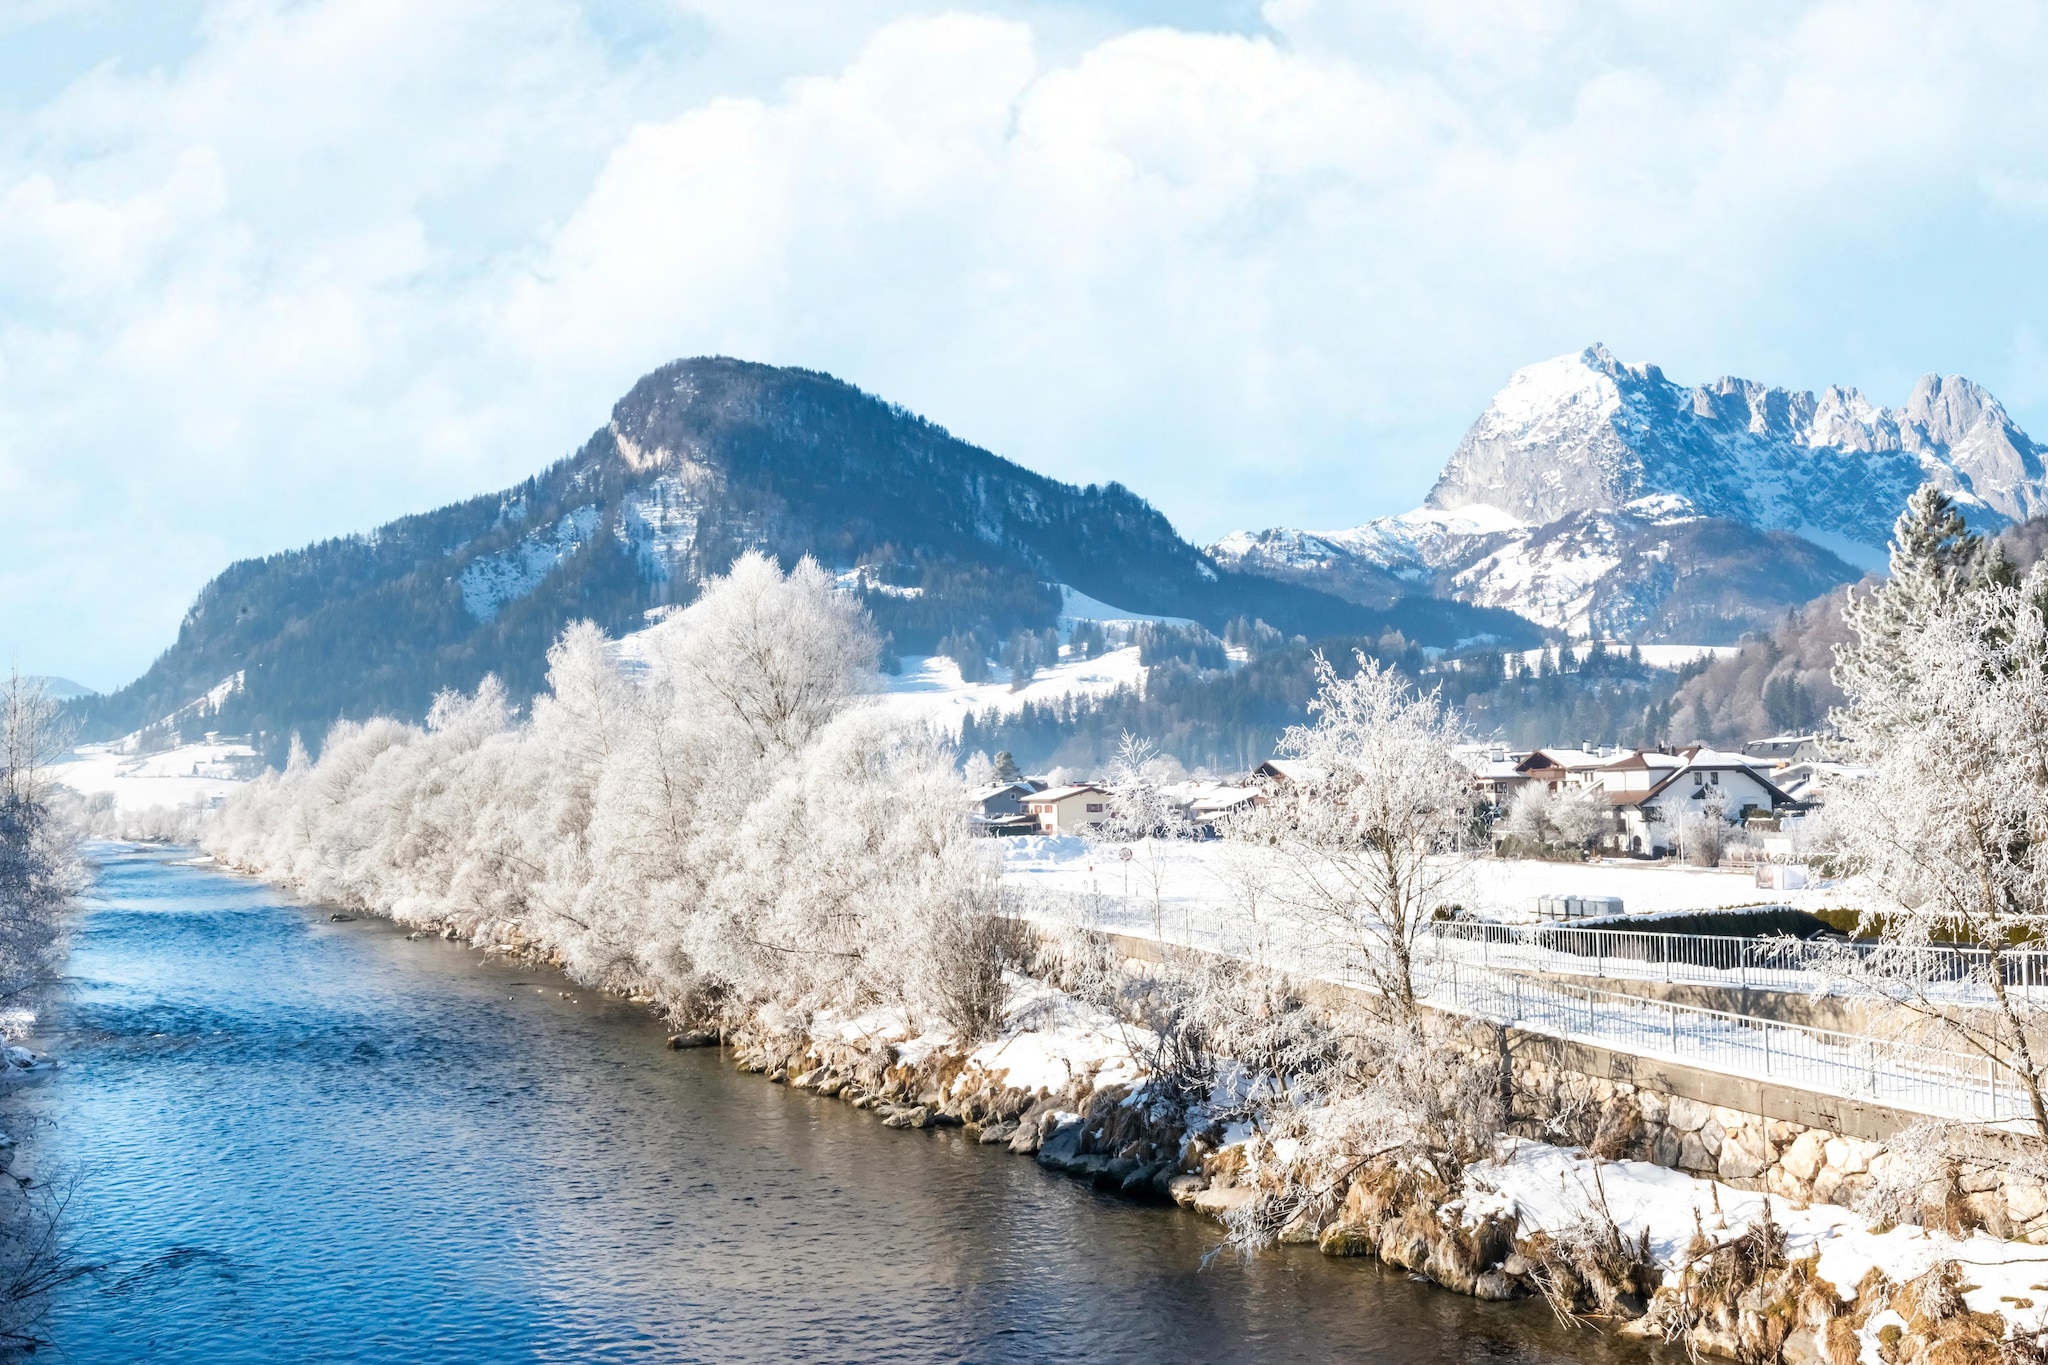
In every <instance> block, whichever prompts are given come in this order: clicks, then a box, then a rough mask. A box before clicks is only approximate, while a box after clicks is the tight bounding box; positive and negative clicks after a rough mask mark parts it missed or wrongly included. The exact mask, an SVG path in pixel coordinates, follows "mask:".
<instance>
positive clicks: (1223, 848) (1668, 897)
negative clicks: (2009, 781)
mask: <svg viewBox="0 0 2048 1365" xmlns="http://www.w3.org/2000/svg"><path fill="white" fill-rule="evenodd" d="M1125 848H1129V849H1130V850H1131V857H1130V858H1129V859H1128V860H1125V859H1124V858H1123V857H1122V854H1123V851H1124V849H1125ZM1259 856H1260V855H1259V854H1258V853H1257V851H1256V850H1253V849H1250V848H1247V847H1246V846H1245V845H1242V844H1234V843H1230V842H1227V841H1224V840H1205V841H1199V842H1186V841H1165V842H1162V841H1158V840H1149V839H1148V840H1144V841H1142V842H1140V843H1138V844H1132V845H1123V844H1107V843H1096V842H1094V841H1092V840H1088V839H1079V838H1074V837H1072V836H1062V837H1058V838H1046V837H1032V838H1023V839H1006V840H1004V841H1003V875H1004V877H1005V879H1007V880H1008V881H1010V883H1011V884H1012V885H1014V886H1017V887H1020V888H1028V889H1033V890H1040V891H1049V892H1056V893H1060V894H1064V895H1069V896H1072V895H1081V896H1089V897H1101V898H1103V899H1104V900H1106V901H1109V902H1119V901H1123V902H1128V903H1129V906H1130V911H1129V917H1131V918H1133V919H1136V920H1143V921H1145V922H1147V923H1149V922H1150V920H1151V918H1152V917H1153V914H1154V910H1155V908H1156V909H1158V911H1159V912H1160V913H1159V918H1160V919H1161V920H1162V921H1163V922H1164V924H1166V925H1167V926H1177V925H1181V924H1184V923H1188V922H1193V923H1195V924H1197V925H1200V924H1206V923H1212V922H1214V921H1217V920H1219V919H1227V918H1230V917H1231V916H1232V915H1233V914H1234V912H1235V911H1236V909H1237V907H1238V905H1239V903H1240V901H1241V899H1242V897H1241V895H1240V894H1239V893H1238V892H1237V891H1236V890H1234V888H1235V887H1237V886H1241V885H1242V884H1243V882H1244V878H1243V876H1242V875H1234V872H1235V869H1236V868H1238V867H1241V866H1242V865H1243V863H1244V861H1245V860H1247V859H1256V858H1257V857H1259ZM1155 874H1156V885H1155ZM1451 895H1452V899H1454V900H1457V901H1459V902H1460V903H1462V904H1463V905H1464V906H1465V907H1466V908H1467V909H1468V910H1470V911H1473V912H1474V913H1476V914H1479V915H1481V916H1484V917H1487V918H1494V919H1502V920H1530V919H1534V918H1535V917H1536V901H1537V898H1538V897H1542V896H1616V897H1619V898H1620V899H1621V903H1622V909H1623V910H1624V911H1625V912H1626V913H1628V914H1631V915H1640V914H1650V913H1654V912H1657V911H1666V910H1712V909H1722V908H1725V907H1729V906H1738V905H1790V906H1792V907H1794V908H1795V909H1804V910H1813V909H1822V908H1829V907H1834V906H1840V905H1853V904H1854V900H1853V893H1852V892H1848V891H1844V890H1843V889H1842V888H1839V887H1833V886H1826V887H1811V888H1807V889H1804V890H1799V891H1770V890H1764V889H1761V888H1759V887H1758V886H1757V884H1756V877H1755V874H1754V873H1751V872H1747V871H1732V870H1729V869H1725V868H1698V867H1685V866H1682V865H1679V864H1676V863H1671V862H1658V863H1642V862H1634V861H1622V860H1617V861H1612V862H1592V863H1553V862H1540V861H1535V860H1530V859H1505V858H1473V859H1470V860H1468V861H1467V862H1466V865H1465V867H1464V870H1463V873H1462V875H1461V878H1460V881H1459V883H1458V885H1457V887H1456V889H1454V890H1453V891H1452V893H1451ZM1155 900H1156V902H1157V905H1156V907H1155Z"/></svg>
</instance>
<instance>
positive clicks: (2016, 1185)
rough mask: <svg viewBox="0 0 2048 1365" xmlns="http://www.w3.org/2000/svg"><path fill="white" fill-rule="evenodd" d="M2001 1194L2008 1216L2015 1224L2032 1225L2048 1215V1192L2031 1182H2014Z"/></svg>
mask: <svg viewBox="0 0 2048 1365" xmlns="http://www.w3.org/2000/svg"><path fill="white" fill-rule="evenodd" d="M2001 1193H2002V1194H2003V1197H2004V1199H2005V1211H2006V1214H2007V1216H2009V1217H2010V1218H2011V1219H2012V1220H2013V1222H2015V1223H2032V1222H2033V1221H2034V1220H2035V1219H2037V1218H2039V1217H2041V1215H2042V1214H2048V1190H2044V1189H2043V1188H2042V1187H2041V1186H2039V1185H2036V1184H2034V1183H2033V1182H2031V1181H2025V1180H2015V1181H2012V1182H2011V1183H2009V1184H2007V1185H2006V1186H2005V1188H2004V1190H2003V1191H2002V1192H2001Z"/></svg>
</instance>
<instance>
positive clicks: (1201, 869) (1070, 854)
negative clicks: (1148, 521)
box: [1005, 839, 2024, 1119]
mask: <svg viewBox="0 0 2048 1365" xmlns="http://www.w3.org/2000/svg"><path fill="white" fill-rule="evenodd" d="M1017 843H1018V844H1020V845H1024V844H1030V845H1036V846H1037V847H1033V848H1019V849H1017V850H1016V852H1015V854H1014V855H1013V856H1012V857H1011V858H1010V859H1009V860H1007V861H1006V866H1005V877H1006V880H1007V881H1008V882H1009V883H1010V885H1011V886H1012V887H1013V888H1015V889H1016V890H1018V891H1021V892H1024V893H1025V895H1024V897H1023V900H1022V902H1021V903H1022V905H1023V906H1024V908H1025V913H1027V914H1029V915H1031V916H1033V917H1035V918H1040V919H1044V920H1046V921H1049V922H1055V923H1061V924H1066V925H1071V926H1076V927H1085V928H1090V929H1097V930H1106V931H1110V932H1115V933H1121V934H1127V935H1130V936H1133V937H1138V938H1150V939H1155V940H1159V941H1162V942H1166V943H1171V944H1177V945H1180V946H1184V947H1190V948H1196V949H1202V950H1206V951H1209V952H1216V953H1222V954H1226V955H1229V956H1235V957H1242V958H1246V959H1249V960H1255V961H1262V962H1265V963H1268V964H1269V965H1271V966H1274V967H1277V968H1280V969H1282V970H1285V971H1289V972H1293V973H1296V974H1298V975H1302V976H1307V977H1312V978H1315V979H1318V980H1324V981H1331V982H1336V983H1340V984H1344V985H1349V986H1354V987H1356V986H1360V985H1362V984H1363V981H1364V977H1363V974H1362V973H1361V972H1360V971H1359V970H1358V963H1357V961H1356V960H1355V959H1353V958H1350V956H1349V953H1348V952H1347V950H1346V949H1345V948H1344V947H1343V946H1342V945H1338V944H1333V943H1330V942H1328V941H1327V940H1325V939H1323V938H1321V937H1320V936H1319V935H1317V934H1315V933H1314V932H1313V931H1312V930H1311V929H1309V928H1308V927H1306V926H1304V925H1302V924H1300V923H1298V922H1295V921H1293V920H1291V919H1289V918H1287V917H1286V916H1284V915H1282V914H1280V913H1278V912H1276V911H1275V910H1273V909H1270V908H1269V909H1267V910H1266V911H1265V912H1264V913H1262V914H1261V915H1259V916H1258V917H1256V918H1254V917H1253V916H1252V915H1251V914H1249V913H1247V912H1245V911H1242V910H1239V909H1236V908H1235V905H1236V904H1238V903H1240V900H1241V897H1237V898H1234V897H1233V895H1232V888H1233V886H1235V887H1237V888H1240V889H1241V888H1242V887H1244V886H1246V885H1248V884H1255V883H1256V880H1257V879H1256V877H1255V876H1251V875H1249V874H1248V872H1247V866H1246V864H1244V863H1242V862H1237V863H1233V861H1232V859H1233V858H1240V857H1242V856H1244V851H1243V850H1242V849H1239V848H1234V847H1232V846H1229V845H1219V844H1209V845H1194V846H1183V847H1169V848H1167V849H1166V850H1165V851H1164V856H1161V851H1160V850H1154V849H1147V848H1145V847H1144V846H1139V847H1137V848H1136V849H1135V850H1134V851H1133V854H1132V857H1131V858H1130V859H1129V860H1124V859H1122V858H1120V857H1118V856H1117V855H1118V854H1119V852H1120V851H1121V850H1120V848H1118V847H1117V846H1110V845H1091V844H1085V843H1083V842H1082V841H1080V840H1072V839H1043V840H1037V839H1034V840H1019V841H1017ZM1190 847H1191V848H1192V849H1196V850H1205V851H1204V852H1203V853H1201V854H1200V855H1199V856H1196V857H1190V856H1187V852H1188V848H1190ZM1254 856H1255V855H1254ZM1165 857H1172V858H1173V862H1171V863H1168V862H1166V861H1165ZM1500 866H1505V867H1515V866H1521V865H1518V864H1504V865H1500ZM1538 866H1543V865H1538ZM1205 877H1206V879H1207V881H1208V883H1209V884H1208V886H1207V887H1206V888H1204V887H1203V886H1202V884H1201V882H1202V879H1203V878H1205ZM1430 949H1431V950H1430V951H1428V952H1426V953H1425V955H1424V958H1423V960H1422V961H1421V962H1419V963H1418V969H1419V974H1420V976H1421V979H1422V982H1423V987H1422V988H1423V990H1424V993H1425V995H1426V997H1427V998H1428V999H1429V1001H1430V1003H1432V1004H1434V1005H1437V1006H1439V1007H1441V1008H1444V1009H1449V1010H1453V1011H1456V1012H1459V1013H1464V1014H1470V1015H1474V1016H1476V1017H1482V1018H1487V1019H1491V1020H1493V1021H1495V1022H1498V1023H1506V1024H1514V1025H1515V1026H1517V1027H1520V1028H1525V1029H1528V1030H1530V1031H1532V1032H1538V1033H1545V1034H1550V1035H1552V1036H1554V1037H1559V1038H1567V1039H1572V1040H1575V1041H1580V1042H1586V1043H1592V1044H1596V1045H1598V1046H1602V1047H1609V1048H1614V1049H1618V1050H1622V1051H1626V1052H1629V1053H1632V1054H1635V1055H1639V1056H1645V1057H1657V1058H1664V1059H1669V1060H1672V1061H1676V1062H1681V1063H1683V1064H1685V1065H1688V1066H1693V1067H1699V1068H1702V1069H1705V1070H1710V1071H1718V1072H1722V1073H1724V1074H1727V1075H1734V1076H1742V1077H1747V1078H1751V1079H1756V1080H1768V1081H1772V1082H1775V1083H1778V1084H1783V1085H1788V1086H1794V1087H1797V1088H1800V1089H1805V1090H1813V1091H1818V1092H1822V1093H1826V1094H1832V1095H1841V1096H1845V1097H1850V1098H1856V1099H1863V1100H1867V1101H1871V1102H1875V1103H1880V1104H1885V1105H1891V1106H1894V1107H1897V1108H1901V1109H1908V1110H1913V1111H1917V1112H1923V1113H1932V1114H1945V1115H1950V1116H1954V1117H1960V1118H1970V1119H2002V1118H2010V1117H2017V1116H2019V1115H2020V1114H2021V1113H2022V1112H2023V1108H2022V1106H2023V1104H2024V1101H2023V1098H2022V1096H2021V1094H2020V1092H2019V1090H2018V1088H2017V1086H2016V1085H2015V1083H2014V1082H2013V1079H2012V1078H2011V1076H2010V1075H2007V1074H2003V1073H2002V1071H2001V1070H2000V1069H1997V1068H1994V1067H1992V1065H1991V1064H1990V1063H1989V1062H1988V1061H1987V1060H1986V1059H1984V1058H1982V1057H1980V1056H1976V1055H1974V1054H1971V1053H1966V1052H1961V1051H1951V1050H1947V1049H1940V1048H1934V1047H1928V1046H1923V1045H1917V1044H1913V1043H1909V1042H1903V1041H1898V1040H1891V1039H1885V1038H1877V1037H1868V1036H1860V1035H1855V1034H1846V1033H1836V1032H1832V1031H1830V1030H1826V1029H1817V1028H1811V1027H1806V1026H1802V1025H1796V1024H1784V1023H1779V1022H1776V1021H1770V1020H1763V1019H1757V1018H1753V1017H1749V1016H1745V1015H1739V1014H1732V1013H1726V1012H1722V1011H1717V1010H1708V1009H1700V1008H1697V1007H1692V1006H1686V1005H1679V1004H1674V1003H1670V1002H1666V1001H1658V1000H1648V999H1644V998H1642V997H1640V996H1633V995H1624V994H1621V993H1618V992H1613V991H1608V990H1603V989H1600V988H1599V987H1598V986H1595V985H1591V984H1589V985H1586V986H1578V985H1573V984H1569V983H1561V982H1555V981H1552V982H1544V981H1539V980H1537V979H1535V978H1533V977H1530V976H1527V975H1523V974H1521V973H1522V972H1527V971H1531V970H1541V971H1546V972H1552V971H1557V970H1558V969H1559V968H1566V969H1575V970H1576V971H1577V972H1579V973H1584V972H1585V971H1586V965H1585V962H1586V960H1585V959H1584V958H1577V959H1576V960H1574V955H1573V954H1569V953H1561V952H1554V951H1551V950H1547V949H1543V948H1540V947H1538V948H1533V949H1524V948H1522V947H1521V946H1519V945H1517V946H1514V947H1510V948H1507V949H1506V950H1505V953H1504V955H1505V956H1506V957H1507V959H1508V960H1506V961H1495V960H1493V953H1494V952H1495V951H1496V945H1494V944H1492V943H1490V942H1486V941H1483V940H1482V941H1476V942H1458V941H1440V942H1438V943H1435V944H1432V945H1430ZM1517 954H1519V955H1520V956H1519V958H1518V957H1517ZM1609 965H1614V966H1617V967H1626V966H1629V965H1632V966H1633V967H1634V968H1636V969H1637V970H1638V971H1639V973H1640V974H1641V975H1642V976H1645V977H1652V976H1653V975H1654V974H1659V973H1662V972H1663V971H1664V970H1665V969H1666V965H1667V964H1665V963H1657V962H1649V961H1643V962H1636V963H1633V964H1628V963H1625V962H1621V961H1615V962H1613V963H1611V964H1609ZM1509 968H1517V969H1519V971H1514V970H1508V969H1509ZM1701 970H1702V971H1705V970H1709V969H1708V968H1702V969H1701ZM1756 984H1762V983H1756Z"/></svg>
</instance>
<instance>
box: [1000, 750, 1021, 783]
mask: <svg viewBox="0 0 2048 1365" xmlns="http://www.w3.org/2000/svg"><path fill="white" fill-rule="evenodd" d="M995 779H996V781H998V782H1021V781H1023V780H1024V773H1023V771H1022V770H1021V769H1020V768H1018V766H1017V760H1016V759H1015V758H1013V757H1012V756H1011V754H1010V751H1009V750H1008V749H1003V750H1001V751H999V752H998V753H997V754H996V771H995Z"/></svg>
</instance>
